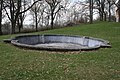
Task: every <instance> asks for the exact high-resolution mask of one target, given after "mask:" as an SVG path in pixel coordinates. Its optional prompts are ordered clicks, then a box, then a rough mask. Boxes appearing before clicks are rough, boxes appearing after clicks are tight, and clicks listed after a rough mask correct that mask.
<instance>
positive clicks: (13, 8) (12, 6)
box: [5, 0, 41, 34]
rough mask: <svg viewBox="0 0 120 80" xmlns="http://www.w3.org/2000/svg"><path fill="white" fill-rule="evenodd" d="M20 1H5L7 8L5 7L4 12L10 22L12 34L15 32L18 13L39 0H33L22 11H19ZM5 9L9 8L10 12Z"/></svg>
mask: <svg viewBox="0 0 120 80" xmlns="http://www.w3.org/2000/svg"><path fill="white" fill-rule="evenodd" d="M21 1H22V0H8V1H6V6H7V8H5V11H6V14H7V16H8V18H9V20H10V22H11V26H12V34H14V33H15V27H16V22H17V20H18V19H19V15H20V14H22V13H25V12H26V11H28V10H29V9H30V8H31V7H32V6H33V5H34V4H36V3H37V2H38V1H41V0H37V1H35V2H34V3H33V4H32V5H31V6H30V7H28V8H27V9H26V10H24V11H21ZM7 9H9V11H10V12H8V10H7ZM9 13H10V15H9Z"/></svg>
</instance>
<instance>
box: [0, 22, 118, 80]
mask: <svg viewBox="0 0 120 80" xmlns="http://www.w3.org/2000/svg"><path fill="white" fill-rule="evenodd" d="M30 34H67V35H82V36H91V37H95V38H102V39H105V40H108V41H110V43H111V45H112V48H102V49H99V50H96V51H88V52H79V54H67V53H69V52H67V53H64V52H54V53H53V52H50V51H37V50H24V49H20V48H17V47H15V46H12V45H11V44H5V43H3V42H2V41H1V40H3V39H7V38H10V37H13V36H15V35H4V36H0V80H120V23H113V22H100V23H95V24H86V25H81V26H74V27H67V28H62V29H54V30H48V31H42V32H37V33H30ZM16 35H19V34H16ZM57 53H58V54H57ZM70 53H71V52H70ZM72 53H74V52H72ZM75 53H76V52H75Z"/></svg>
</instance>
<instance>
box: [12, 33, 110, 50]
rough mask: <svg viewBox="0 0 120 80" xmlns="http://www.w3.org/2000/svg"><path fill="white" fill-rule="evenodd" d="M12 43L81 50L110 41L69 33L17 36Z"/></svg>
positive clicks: (41, 47) (40, 47)
mask: <svg viewBox="0 0 120 80" xmlns="http://www.w3.org/2000/svg"><path fill="white" fill-rule="evenodd" d="M11 43H12V44H14V45H18V46H21V47H22V46H26V47H33V48H39V49H62V50H64V49H67V50H81V49H93V48H98V47H101V46H109V44H108V43H109V42H107V41H105V40H102V39H96V38H91V37H84V36H83V37H81V36H67V35H22V36H17V37H15V38H14V39H13V40H12V41H11Z"/></svg>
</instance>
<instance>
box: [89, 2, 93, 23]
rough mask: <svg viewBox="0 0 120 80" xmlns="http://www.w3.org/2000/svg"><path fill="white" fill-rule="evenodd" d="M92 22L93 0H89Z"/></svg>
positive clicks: (91, 21)
mask: <svg viewBox="0 0 120 80" xmlns="http://www.w3.org/2000/svg"><path fill="white" fill-rule="evenodd" d="M89 1H90V2H89V4H90V5H89V11H90V24H92V23H93V0H89Z"/></svg>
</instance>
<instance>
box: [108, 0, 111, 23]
mask: <svg viewBox="0 0 120 80" xmlns="http://www.w3.org/2000/svg"><path fill="white" fill-rule="evenodd" d="M108 3H109V22H110V21H111V11H110V7H111V4H110V2H108Z"/></svg>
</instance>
